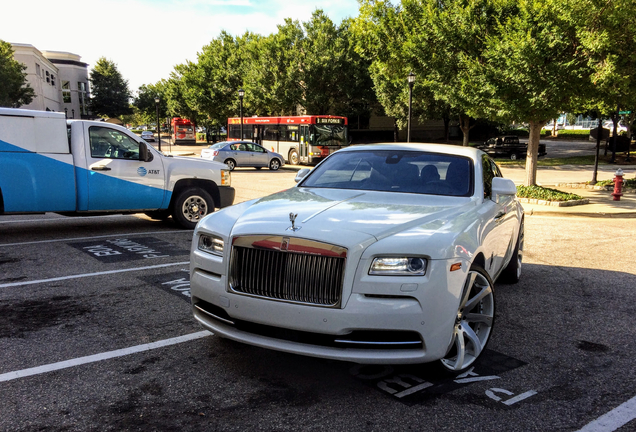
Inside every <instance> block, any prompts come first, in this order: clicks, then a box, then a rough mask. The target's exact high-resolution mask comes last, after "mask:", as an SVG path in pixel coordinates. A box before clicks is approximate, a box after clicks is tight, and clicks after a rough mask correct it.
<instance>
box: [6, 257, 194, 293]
mask: <svg viewBox="0 0 636 432" xmlns="http://www.w3.org/2000/svg"><path fill="white" fill-rule="evenodd" d="M179 265H190V261H182V262H177V263H169V264H157V265H152V266H145V267H134V268H127V269H119V270H108V271H102V272H95V273H84V274H78V275H71V276H61V277H55V278H49V279H39V280H32V281H22V282H12V283H5V284H0V288H10V287H16V286H24V285H35V284H39V283H47V282H57V281H62V280H69V279H80V278H85V277H93V276H103V275H109V274H116V273H125V272H132V271H140V270H150V269H157V268H163V267H172V266H179Z"/></svg>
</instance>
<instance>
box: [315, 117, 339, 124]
mask: <svg viewBox="0 0 636 432" xmlns="http://www.w3.org/2000/svg"><path fill="white" fill-rule="evenodd" d="M316 124H336V125H341V124H344V119H341V118H324V117H318V118H316Z"/></svg>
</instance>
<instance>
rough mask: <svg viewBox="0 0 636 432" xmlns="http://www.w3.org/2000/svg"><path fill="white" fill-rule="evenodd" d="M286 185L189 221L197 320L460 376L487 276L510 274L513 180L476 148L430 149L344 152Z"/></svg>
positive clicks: (473, 355) (474, 354)
mask: <svg viewBox="0 0 636 432" xmlns="http://www.w3.org/2000/svg"><path fill="white" fill-rule="evenodd" d="M296 180H297V182H298V184H297V185H296V186H295V187H292V188H291V189H288V190H285V191H281V192H278V193H276V194H273V195H270V196H268V197H265V198H261V199H259V200H254V201H247V202H243V203H240V204H237V205H235V206H233V207H231V208H229V209H227V210H221V211H218V212H216V213H213V214H211V215H210V216H208V217H206V218H204V219H203V220H202V221H201V222H200V223H199V224H198V226H197V229H196V230H195V233H194V237H193V242H192V251H191V261H190V262H191V264H190V284H191V293H192V305H193V313H194V317H195V319H196V320H197V321H198V322H199V323H201V324H202V325H203V327H205V328H207V329H209V330H211V331H212V332H213V333H214V334H216V335H218V336H220V337H224V338H229V339H234V340H236V341H240V342H244V343H248V344H252V345H256V346H260V347H264V348H270V349H275V350H280V351H285V352H291V353H297V354H304V355H309V356H315V357H322V358H329V359H337V360H345V361H352V362H358V363H365V364H369V363H384V364H397V363H425V362H437V363H438V365H440V366H441V368H442V370H443V371H447V372H450V373H460V372H463V371H466V370H468V369H469V368H470V367H471V366H472V365H473V364H474V362H475V361H476V360H477V359H478V357H479V356H480V355H481V353H482V352H483V351H484V348H485V347H486V344H487V342H488V339H489V337H490V335H491V332H492V329H493V324H494V316H495V296H494V290H495V284H494V282H493V281H495V280H502V281H506V282H509V283H515V282H517V281H518V280H519V278H520V275H521V261H522V257H523V243H524V223H523V217H524V214H523V208H522V207H521V205H520V204H519V203H518V202H517V200H516V198H515V193H516V187H515V185H514V183H513V182H512V181H511V180H509V179H505V178H502V175H501V171H500V170H499V168H498V167H497V165H496V164H495V163H494V161H493V160H492V159H491V158H490V157H489V156H488V155H487V154H485V153H484V152H482V151H481V150H478V149H475V148H470V147H456V146H447V145H436V144H376V145H368V146H354V147H347V148H345V149H342V150H339V151H337V152H335V153H333V154H332V155H330V156H329V157H328V158H327V159H325V160H324V161H323V162H322V163H320V164H319V165H317V166H316V167H315V168H314V169H313V170H312V171H310V170H309V169H303V170H301V171H299V173H298V174H297V177H296Z"/></svg>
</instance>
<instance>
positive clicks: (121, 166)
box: [86, 126, 166, 211]
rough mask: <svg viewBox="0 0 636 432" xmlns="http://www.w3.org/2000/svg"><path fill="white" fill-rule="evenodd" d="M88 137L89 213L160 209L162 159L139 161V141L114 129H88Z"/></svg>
mask: <svg viewBox="0 0 636 432" xmlns="http://www.w3.org/2000/svg"><path fill="white" fill-rule="evenodd" d="M88 137H89V146H88V149H87V155H86V158H87V167H88V182H87V184H88V191H87V192H88V210H89V211H96V210H151V209H152V210H156V209H159V208H161V207H162V203H163V202H164V195H165V193H166V192H165V190H164V183H165V182H164V176H165V173H164V170H163V163H162V161H161V157H159V156H158V155H156V156H155V157H154V159H153V160H152V161H150V162H144V161H140V160H139V141H137V140H135V139H134V138H132V137H131V136H129V135H127V134H125V133H124V132H122V131H119V130H117V129H114V128H110V127H102V126H90V127H89V128H88ZM149 152H152V150H151V149H149ZM164 207H165V206H164Z"/></svg>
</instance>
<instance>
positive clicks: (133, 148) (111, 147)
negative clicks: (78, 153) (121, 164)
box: [89, 126, 139, 160]
mask: <svg viewBox="0 0 636 432" xmlns="http://www.w3.org/2000/svg"><path fill="white" fill-rule="evenodd" d="M89 137H90V145H91V156H92V157H94V158H100V159H101V158H109V159H128V160H139V143H138V142H137V141H135V140H133V139H132V138H130V137H129V136H128V135H126V134H124V133H122V132H120V131H118V130H115V129H110V128H105V127H100V126H91V127H90V128H89Z"/></svg>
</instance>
